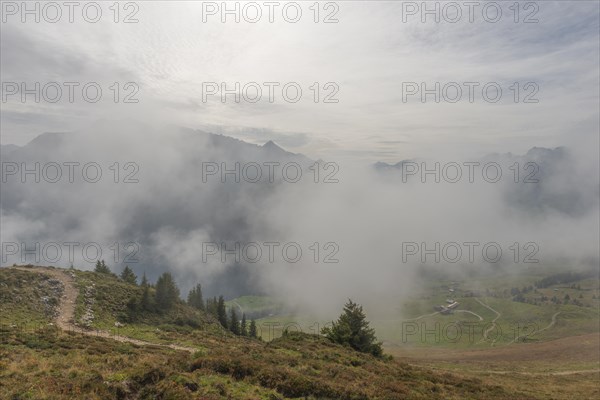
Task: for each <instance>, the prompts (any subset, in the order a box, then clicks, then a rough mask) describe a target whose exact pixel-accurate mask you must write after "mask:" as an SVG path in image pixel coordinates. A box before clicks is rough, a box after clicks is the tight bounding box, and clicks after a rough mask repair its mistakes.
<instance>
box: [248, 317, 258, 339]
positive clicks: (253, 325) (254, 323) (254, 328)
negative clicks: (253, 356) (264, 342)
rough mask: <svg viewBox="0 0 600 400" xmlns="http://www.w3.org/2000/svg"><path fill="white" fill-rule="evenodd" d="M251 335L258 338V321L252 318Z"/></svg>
mask: <svg viewBox="0 0 600 400" xmlns="http://www.w3.org/2000/svg"><path fill="white" fill-rule="evenodd" d="M249 334H250V337H251V338H256V337H257V334H256V321H254V320H252V321H250V332H249Z"/></svg>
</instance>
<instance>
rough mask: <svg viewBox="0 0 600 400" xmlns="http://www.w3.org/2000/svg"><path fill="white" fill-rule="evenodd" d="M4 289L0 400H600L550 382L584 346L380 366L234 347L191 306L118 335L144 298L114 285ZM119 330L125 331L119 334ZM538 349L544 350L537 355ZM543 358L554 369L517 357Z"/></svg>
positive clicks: (323, 342)
mask: <svg viewBox="0 0 600 400" xmlns="http://www.w3.org/2000/svg"><path fill="white" fill-rule="evenodd" d="M0 278H1V279H0V283H1V284H0V306H1V308H0V328H1V331H0V332H1V336H0V343H1V344H0V397H1V398H10V399H27V398H30V399H63V398H64V399H66V398H90V399H94V398H98V399H100V398H117V399H145V398H152V399H155V398H163V399H229V398H231V399H284V398H308V399H435V398H439V399H459V398H460V399H535V398H573V396H576V397H578V398H594V397H595V396H596V395H597V394H598V383H597V382H598V380H597V378H598V374H599V373H598V370H597V368H596V369H593V368H592V369H590V368H589V363H586V364H585V365H586V368H585V369H584V368H580V369H579V370H577V368H576V367H577V365H575V362H573V363H571V365H570V366H569V368H571V369H574V371H570V372H569V373H566V374H556V373H553V372H552V371H550V372H548V371H547V369H548V368H547V367H548V365H549V363H548V361H547V359H549V358H551V357H558V358H556V359H555V360H556V361H554V362H555V363H560V362H561V359H562V360H566V359H567V356H568V355H569V354H571V353H572V352H571V351H569V350H568V347H569V346H568V343H570V346H571V347H572V348H578V349H581V348H582V347H579V345H581V343H582V340H581V338H579V339H577V338H575V339H572V340H571V341H569V340H568V338H567V339H565V342H564V344H563V342H561V343H559V344H558V346H557V345H556V343H555V344H554V345H553V344H552V343H551V342H548V343H536V344H524V345H520V346H519V349H520V351H517V352H515V351H513V352H512V353H511V351H509V350H503V349H490V350H485V352H487V353H483V352H481V351H479V352H474V353H473V354H471V353H469V352H451V351H448V352H438V351H436V352H435V354H434V353H431V352H430V353H429V356H427V357H424V356H423V353H422V352H418V353H414V354H409V353H407V352H406V351H405V350H402V351H399V350H394V349H391V350H390V351H391V353H392V354H394V355H396V357H395V358H392V357H386V358H382V359H381V358H375V357H373V356H371V355H367V354H362V353H358V352H355V351H353V350H351V349H349V348H345V347H343V346H340V345H337V344H333V343H331V342H329V341H328V340H327V339H325V338H323V337H321V336H316V335H307V334H299V333H290V334H288V335H286V336H284V337H281V338H279V339H276V340H273V341H271V342H268V343H265V342H262V341H260V340H255V339H250V338H244V337H237V336H233V335H231V334H230V333H228V332H225V331H224V330H222V329H220V327H219V325H218V323H216V321H214V320H212V319H211V317H210V316H208V315H195V314H194V313H195V312H196V311H195V310H194V311H192V310H189V309H187V306H185V305H184V304H180V305H178V308H177V309H176V310H174V313H176V314H177V315H178V316H179V317H178V319H172V318H171V317H170V316H145V317H144V318H143V319H141V320H138V321H133V322H132V323H125V324H116V323H115V322H114V321H116V320H117V319H118V315H115V314H118V313H119V311H121V312H123V311H124V310H122V309H123V308H124V307H125V304H127V301H128V300H129V299H128V298H127V296H131V295H132V293H136V290H137V287H135V286H134V285H129V284H125V283H124V282H121V281H119V280H118V279H117V278H115V277H111V276H98V274H94V273H91V272H82V271H77V270H62V269H57V268H45V267H19V268H4V269H1V270H0ZM90 287H92V288H93V290H91V291H90V290H89V289H88V288H90ZM90 293H91V294H90ZM90 296H91V297H93V300H91V299H90ZM90 310H91V311H93V315H94V319H93V321H92V322H91V323H88V324H87V326H86V327H84V326H82V323H81V321H82V320H85V318H84V316H85V315H86V312H89V311H90ZM182 316H185V318H183V317H182ZM182 321H183V322H182ZM191 321H193V323H192V322H191ZM117 325H118V326H121V325H123V326H122V327H121V328H120V329H112V328H111V326H112V327H114V326H117ZM594 338H595V339H596V340H595V342H594ZM585 339H586V340H587V341H588V342H589V345H586V346H588V347H585V349H584V352H585V353H586V354H588V356H587V357H588V361H589V358H590V357H593V356H594V355H598V347H597V345H598V340H597V339H598V337H597V335H596V336H595V337H593V336H590V337H589V338H585ZM578 343H579V345H578ZM594 343H595V344H594ZM534 345H538V346H539V345H542V346H543V345H545V346H547V348H546V349H538V350H536V348H535V347H529V346H534ZM524 346H528V347H527V348H526V347H524ZM594 346H596V347H594ZM530 349H531V352H529V350H530ZM548 349H556V351H555V352H554V353H552V352H551V351H548ZM561 349H563V350H562V353H564V354H562V353H561ZM536 351H539V354H545V355H547V357H548V358H544V357H541V356H540V357H538V356H537V355H536V356H533V360H524V359H522V357H521V358H518V357H516V354H521V355H525V354H530V355H531V354H536V353H535V352H536ZM388 352H389V351H388ZM561 357H562V358H561ZM523 363H527V365H524V364H523ZM581 365H583V363H582V364H581ZM517 366H521V367H522V368H521V369H519V368H516V367H517ZM523 368H525V369H527V370H526V371H524V370H523ZM555 372H556V371H555ZM563 372H564V371H563ZM571 372H572V373H571ZM532 374H533V375H535V379H532ZM536 374H537V375H536Z"/></svg>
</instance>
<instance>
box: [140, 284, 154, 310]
mask: <svg viewBox="0 0 600 400" xmlns="http://www.w3.org/2000/svg"><path fill="white" fill-rule="evenodd" d="M140 307H141V309H142V310H144V311H150V310H151V309H152V306H151V303H150V288H149V287H148V285H144V291H143V292H142V299H141V300H140Z"/></svg>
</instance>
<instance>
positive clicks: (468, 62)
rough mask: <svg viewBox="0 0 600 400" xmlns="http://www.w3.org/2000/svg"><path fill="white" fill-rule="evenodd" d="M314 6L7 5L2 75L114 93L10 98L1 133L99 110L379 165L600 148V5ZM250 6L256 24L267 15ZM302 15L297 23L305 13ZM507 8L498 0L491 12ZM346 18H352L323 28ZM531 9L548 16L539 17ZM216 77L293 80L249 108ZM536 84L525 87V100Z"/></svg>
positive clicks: (58, 125) (69, 123) (82, 120)
mask: <svg viewBox="0 0 600 400" xmlns="http://www.w3.org/2000/svg"><path fill="white" fill-rule="evenodd" d="M299 3H300V4H301V9H302V17H301V18H300V21H299V22H297V23H289V22H287V21H285V20H284V18H283V13H282V7H283V3H281V4H282V5H281V6H279V7H278V8H276V9H275V11H274V13H273V17H274V20H275V21H274V23H269V22H268V14H267V13H268V8H267V7H266V6H264V4H263V2H258V4H259V5H260V6H261V11H262V13H263V15H262V18H261V19H260V21H259V22H257V23H249V22H246V21H244V19H243V15H242V19H241V21H240V22H239V23H235V22H234V21H233V16H228V21H227V22H226V23H222V22H221V14H220V13H219V12H218V13H217V14H216V15H207V14H205V15H204V17H205V19H206V22H203V6H202V3H201V2H191V1H186V2H183V1H179V2H178V1H173V2H137V3H135V4H136V5H137V8H139V9H137V10H136V9H135V8H134V7H131V8H128V9H123V8H122V9H121V10H120V14H119V18H120V19H123V18H124V17H125V16H126V15H128V14H130V13H132V12H135V15H134V16H133V18H136V19H137V20H139V22H137V23H130V24H125V23H114V22H113V20H112V19H113V16H114V15H113V12H112V11H111V10H110V9H109V8H108V7H109V5H110V4H111V3H103V6H102V11H103V15H102V18H101V20H100V21H99V22H98V23H95V24H92V23H88V22H86V21H85V20H84V19H83V18H82V15H81V10H80V9H76V10H75V13H74V22H73V23H69V22H68V20H67V10H66V9H63V17H62V19H61V21H60V22H58V23H49V22H46V21H44V19H43V16H42V19H41V21H40V23H35V22H34V21H33V20H32V17H30V16H29V17H28V21H26V22H25V23H22V22H21V20H20V17H21V15H20V13H19V11H17V14H16V15H12V13H13V10H6V9H3V18H4V19H5V20H6V22H3V23H2V25H1V36H2V37H1V53H2V60H1V67H2V73H1V74H2V76H1V78H2V82H3V84H6V82H17V83H20V82H26V83H27V84H28V87H33V85H34V82H40V84H41V86H43V85H44V84H46V83H48V82H59V83H62V82H80V83H81V86H82V85H84V84H85V83H87V82H98V83H99V85H100V86H101V88H102V89H103V98H102V100H101V101H99V102H98V103H95V104H91V103H87V102H85V101H84V100H83V99H82V97H81V90H80V89H75V100H74V102H73V103H69V102H68V101H64V99H65V98H66V96H67V95H66V93H67V92H66V89H65V92H64V93H63V99H62V100H61V101H59V102H57V103H56V104H52V103H49V102H47V101H44V100H43V99H42V101H41V102H40V103H35V102H34V101H33V97H32V96H29V97H27V102H26V103H23V102H22V101H21V100H20V97H19V95H10V96H7V100H5V99H4V97H3V101H2V115H1V123H2V129H1V134H2V137H1V142H2V144H10V143H13V144H18V145H22V144H24V143H27V142H28V141H29V140H31V139H32V138H33V137H35V136H36V135H38V134H40V133H42V132H47V131H72V130H78V129H79V130H81V129H83V130H85V129H86V127H89V126H91V125H93V124H94V122H95V121H97V120H99V119H110V120H113V119H133V120H139V121H143V122H147V123H148V122H149V123H156V124H174V125H180V126H185V127H190V128H204V129H206V130H209V131H213V132H222V133H226V134H230V135H233V136H236V137H238V138H240V139H243V140H246V141H249V142H253V143H263V142H266V141H267V140H269V139H273V140H275V141H276V142H277V143H279V144H280V145H282V146H283V147H285V148H287V149H288V150H290V151H293V152H302V153H305V154H307V155H309V156H311V157H315V158H317V157H321V158H329V159H332V158H356V159H360V160H365V161H369V162H374V161H379V160H381V161H399V160H401V159H404V158H411V157H425V156H431V154H437V153H440V152H446V151H451V152H455V153H467V154H482V153H489V152H507V151H511V152H515V153H524V152H525V151H526V150H527V149H529V148H530V147H533V146H544V147H554V146H560V145H567V146H568V145H571V144H573V143H574V142H577V141H580V140H583V141H584V142H585V143H587V144H590V143H591V144H592V145H593V144H595V147H594V148H596V149H597V148H598V145H597V143H598V108H599V94H598V87H599V70H598V65H599V47H600V43H599V34H598V32H599V3H598V2H596V1H590V2H583V1H581V2H580V1H578V2H571V1H560V2H537V4H538V6H539V10H535V8H534V7H533V6H527V7H526V3H525V2H524V3H521V5H520V10H519V11H520V12H519V17H518V18H519V22H518V23H515V22H514V17H515V15H514V10H510V9H509V8H508V7H509V6H511V5H512V4H513V2H503V3H501V4H502V10H503V14H502V18H500V20H499V21H498V22H496V23H492V22H487V21H486V20H485V19H484V17H483V11H482V8H483V7H482V6H478V7H477V8H475V10H474V14H473V19H474V21H473V22H470V21H469V9H468V8H467V7H466V6H464V5H463V6H461V10H462V13H463V15H462V17H460V18H458V22H457V23H450V22H448V21H444V17H446V18H453V17H454V16H455V14H453V10H451V9H446V13H445V14H443V13H442V14H441V17H442V20H441V22H440V23H439V24H436V23H435V22H434V21H433V18H434V17H433V16H428V17H427V18H428V19H427V20H426V21H425V22H422V21H421V19H422V16H421V13H420V12H419V10H417V13H416V15H412V11H414V9H411V8H410V7H408V6H407V5H406V2H405V4H404V5H403V4H402V2H382V1H370V2H365V1H352V2H345V1H341V2H337V3H335V4H334V5H330V6H327V8H326V7H325V3H321V4H320V13H319V19H320V20H321V21H320V22H319V23H315V22H314V21H313V18H314V11H313V10H311V9H309V7H310V6H311V4H313V2H299ZM420 3H421V2H418V3H415V4H416V5H417V6H419V5H420ZM530 3H531V2H530ZM16 4H17V6H20V2H18V3H16ZM30 4H31V3H30ZM215 4H217V6H220V2H218V3H215ZM430 4H432V7H434V3H433V2H431V3H430ZM458 4H463V2H458ZM482 4H484V2H482ZM335 5H337V9H336V7H335ZM243 6H244V3H240V8H242V7H243ZM442 6H443V4H442V3H440V7H442ZM205 7H206V6H205ZM232 7H233V5H232ZM247 10H248V14H247V15H248V16H249V17H250V18H252V17H253V16H254V12H255V11H254V10H251V9H247ZM288 11H289V14H287V15H288V16H291V17H293V16H294V10H293V9H288ZM494 11H495V10H494V9H488V14H487V16H488V17H490V16H491V17H493V16H494ZM50 12H51V11H50V10H48V13H50ZM442 12H443V11H442ZM53 13H54V12H53V11H52V12H51V14H48V15H50V17H51V16H53V15H54V14H53ZM89 13H90V14H93V12H92V11H90V12H89ZM331 13H334V14H332V17H331V18H336V19H337V20H339V22H338V23H323V22H322V20H323V19H324V18H325V17H326V16H327V15H330V14H331ZM526 17H529V19H537V20H538V21H539V22H537V23H524V22H523V20H524V19H525V18H526ZM403 20H406V22H404V21H403ZM114 82H118V83H119V85H120V87H121V92H120V99H121V100H122V98H123V96H124V95H125V94H127V93H129V92H131V90H125V89H124V87H123V85H124V84H125V83H127V82H134V83H135V84H136V85H138V86H139V92H138V93H137V94H136V95H135V96H134V98H137V99H138V100H139V103H137V104H123V103H122V102H119V103H117V104H115V103H114V102H113V101H111V98H112V95H113V92H111V91H110V89H109V86H110V85H111V84H112V83H114ZM203 82H216V83H218V84H220V83H221V82H225V83H227V85H228V87H229V88H233V87H234V85H235V82H240V84H241V86H243V85H244V84H246V83H249V82H258V83H260V84H261V85H262V83H263V82H279V83H280V84H281V86H279V87H278V88H276V89H275V92H274V101H273V103H270V102H269V101H268V88H267V87H266V86H263V96H262V98H261V100H260V101H257V102H256V103H250V102H247V101H241V102H240V103H235V102H234V101H233V96H228V97H227V102H226V103H225V104H223V103H222V102H221V101H220V98H219V96H209V97H208V98H207V99H206V101H204V99H203ZM288 82H297V83H298V84H299V85H300V87H301V88H302V90H303V94H302V98H301V100H300V101H298V102H297V103H290V102H286V101H285V100H284V99H283V97H282V94H281V87H282V86H283V85H284V84H286V83H288ZM314 82H319V84H320V86H321V89H320V90H321V91H320V95H321V100H322V98H323V97H324V96H325V95H327V94H328V93H330V92H332V91H333V90H334V89H332V88H333V87H334V86H329V87H328V88H325V87H324V85H325V84H326V83H328V82H334V83H335V84H336V85H337V87H339V91H338V92H337V93H336V94H335V95H334V97H333V98H335V99H337V100H339V101H338V102H337V103H323V102H322V101H320V102H318V103H314V101H313V94H314V92H313V91H311V89H310V86H311V85H312V84H313V83H314ZM403 82H417V83H421V82H426V83H427V84H428V86H429V87H433V86H434V84H435V82H441V84H442V85H444V84H445V83H447V82H457V83H459V84H462V83H463V82H478V83H480V84H481V86H479V87H478V88H476V89H475V93H476V98H475V100H474V103H470V102H469V99H468V92H467V87H466V86H463V89H464V92H463V97H462V100H460V101H458V102H456V103H449V102H444V101H442V102H441V103H439V104H436V103H435V102H434V101H433V96H430V97H428V101H427V102H426V103H425V104H423V103H422V102H421V101H420V98H419V96H413V97H411V98H409V101H408V102H403V96H402V93H403V92H402V89H403ZM488 82H497V83H498V84H499V85H500V87H501V88H502V89H503V94H502V98H501V100H500V101H499V102H497V103H493V104H492V103H488V102H486V101H485V100H484V99H482V98H481V87H482V86H483V85H484V84H486V83H488ZM514 82H519V83H520V84H521V86H523V85H525V84H527V83H529V82H533V83H535V84H536V85H537V87H539V91H538V92H537V93H535V94H534V95H533V98H535V99H538V100H539V102H538V103H527V104H525V103H522V102H520V103H518V104H515V103H514V101H513V96H514V91H511V90H510V88H509V87H510V86H511V85H512V84H513V83H514ZM81 86H79V88H81ZM533 88H534V86H529V89H528V90H525V88H524V87H521V92H520V99H521V100H522V99H524V97H525V96H526V95H528V94H531V93H532V91H533ZM130 89H131V87H130ZM252 93H253V92H252ZM5 95H6V93H3V96H5ZM584 139H585V140H584ZM591 147H593V146H591Z"/></svg>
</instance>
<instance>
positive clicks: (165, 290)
mask: <svg viewBox="0 0 600 400" xmlns="http://www.w3.org/2000/svg"><path fill="white" fill-rule="evenodd" d="M178 299H179V288H178V287H177V285H176V284H175V281H174V280H173V277H172V276H171V274H170V273H169V272H165V273H163V274H162V275H161V276H160V277H159V278H158V280H157V281H156V305H157V306H158V307H159V308H160V309H162V310H167V309H169V308H171V307H172V306H173V305H174V304H175V303H176V302H177V300H178Z"/></svg>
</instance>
